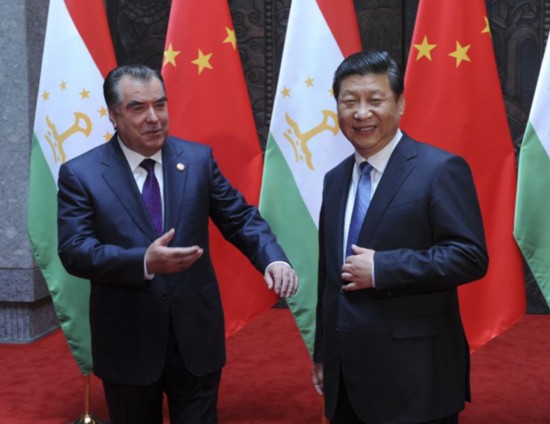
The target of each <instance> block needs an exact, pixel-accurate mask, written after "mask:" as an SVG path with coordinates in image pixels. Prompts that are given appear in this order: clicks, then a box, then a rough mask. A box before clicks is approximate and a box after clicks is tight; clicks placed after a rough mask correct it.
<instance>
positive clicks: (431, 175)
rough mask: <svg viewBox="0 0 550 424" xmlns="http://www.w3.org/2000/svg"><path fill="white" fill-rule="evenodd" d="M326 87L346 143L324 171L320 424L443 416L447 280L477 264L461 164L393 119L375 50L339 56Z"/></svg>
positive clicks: (398, 106) (450, 357)
mask: <svg viewBox="0 0 550 424" xmlns="http://www.w3.org/2000/svg"><path fill="white" fill-rule="evenodd" d="M333 90H334V95H335V97H336V99H337V108H338V117H339V123H340V128H341V129H342V132H343V133H344V135H345V136H346V138H347V139H348V140H349V141H350V142H351V144H352V145H353V146H354V148H355V154H354V155H352V156H351V157H349V158H347V159H346V160H344V161H343V162H342V163H340V164H339V165H338V166H336V167H335V168H334V169H333V170H331V171H330V172H328V173H327V175H326V177H325V181H324V188H323V205H322V208H321V215H320V222H319V254H320V258H319V297H318V305H317V331H316V339H315V349H314V358H313V359H314V365H313V370H312V373H313V382H314V385H315V387H316V389H317V390H318V391H319V392H320V393H324V395H325V413H326V416H327V417H328V418H329V419H331V420H332V422H333V423H343V424H353V423H368V424H389V423H395V424H398V423H457V422H458V414H459V412H460V411H461V410H462V409H463V408H464V403H465V401H466V400H468V401H469V400H470V387H469V348H468V343H467V341H466V337H465V334H464V329H463V326H462V321H461V318H460V310H459V304H458V296H457V287H458V286H459V285H461V284H464V283H468V282H470V281H473V280H476V279H479V278H481V277H482V276H483V275H484V274H485V273H486V271H487V265H488V256H487V251H486V247H485V237H484V231H483V223H482V219H481V213H480V208H479V204H478V200H477V195H476V191H475V187H474V183H473V179H472V175H471V172H470V169H469V167H468V165H467V163H466V162H465V161H464V160H463V159H462V158H460V157H458V156H456V155H453V154H451V153H448V152H445V151H443V150H440V149H437V148H435V147H433V146H429V145H427V144H423V143H420V142H417V141H415V140H413V139H411V138H410V137H408V136H407V135H406V134H404V133H402V132H401V131H400V129H399V122H400V117H401V115H402V114H403V112H404V110H405V97H404V84H403V76H402V73H401V71H400V70H399V67H398V66H397V64H396V63H395V61H394V60H393V59H392V58H391V57H390V56H389V55H388V54H387V53H385V52H376V51H371V52H367V51H365V52H360V53H357V54H355V55H352V56H350V57H349V58H347V59H345V60H344V61H343V62H342V64H341V65H340V66H339V67H338V69H337V70H336V73H335V76H334V85H333ZM426 95H427V96H429V93H426ZM363 169H364V170H365V171H363ZM369 203H370V204H369ZM356 204H357V205H359V204H361V205H362V209H363V210H366V211H367V212H366V215H364V214H363V215H361V214H360V212H356V211H355V209H356V208H357V207H356V206H355V205H356ZM357 209H360V208H357ZM348 231H349V232H348ZM346 251H347V253H346Z"/></svg>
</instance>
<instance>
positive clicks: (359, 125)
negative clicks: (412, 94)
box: [337, 74, 405, 158]
mask: <svg viewBox="0 0 550 424" xmlns="http://www.w3.org/2000/svg"><path fill="white" fill-rule="evenodd" d="M337 107H338V122H339V124H340V128H341V130H342V132H343V133H344V135H345V136H346V138H347V139H348V140H349V141H350V142H351V144H352V145H353V147H355V150H357V152H358V153H359V154H360V155H361V156H363V157H364V158H368V157H370V156H372V155H374V154H375V153H377V152H379V151H380V150H382V148H384V147H385V146H386V145H388V143H389V142H390V141H391V140H392V138H393V136H394V135H395V132H396V131H397V129H398V128H399V120H400V119H401V115H402V114H403V112H404V110H405V98H404V97H403V95H401V96H399V98H396V95H395V93H394V92H393V91H392V90H391V87H390V81H389V78H388V76H387V75H386V74H366V75H350V76H348V77H345V78H344V79H343V80H342V83H341V85H340V94H339V96H338V99H337Z"/></svg>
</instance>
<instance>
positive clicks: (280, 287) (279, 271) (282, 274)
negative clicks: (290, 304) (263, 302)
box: [264, 263, 298, 299]
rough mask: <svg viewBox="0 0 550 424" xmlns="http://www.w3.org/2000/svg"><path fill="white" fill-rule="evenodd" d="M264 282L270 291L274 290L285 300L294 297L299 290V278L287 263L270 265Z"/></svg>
mask: <svg viewBox="0 0 550 424" xmlns="http://www.w3.org/2000/svg"><path fill="white" fill-rule="evenodd" d="M264 280H265V283H266V284H267V287H268V288H269V290H273V291H274V292H275V293H277V294H278V295H279V296H280V297H282V298H283V299H286V298H287V297H290V296H292V295H293V294H294V293H296V290H298V276H297V275H296V273H295V272H294V270H293V269H292V268H291V267H290V265H288V264H286V263H273V264H271V265H269V266H268V267H267V269H266V270H265V273H264Z"/></svg>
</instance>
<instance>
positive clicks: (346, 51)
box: [317, 0, 361, 57]
mask: <svg viewBox="0 0 550 424" xmlns="http://www.w3.org/2000/svg"><path fill="white" fill-rule="evenodd" d="M317 4H318V5H319V9H320V10H321V13H322V14H323V16H324V18H325V20H326V21H327V24H328V27H329V28H330V30H331V32H332V35H333V37H334V39H335V40H336V42H337V43H338V47H340V51H341V52H342V55H343V56H344V57H348V56H349V55H350V54H352V53H355V52H357V51H358V50H359V49H360V48H361V39H360V37H359V26H358V24H357V17H356V15H355V7H354V5H353V2H349V1H339V2H337V1H334V0H317Z"/></svg>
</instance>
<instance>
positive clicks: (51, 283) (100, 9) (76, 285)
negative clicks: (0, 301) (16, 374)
mask: <svg viewBox="0 0 550 424" xmlns="http://www.w3.org/2000/svg"><path fill="white" fill-rule="evenodd" d="M115 66H116V59H115V54H114V50H113V44H112V41H111V35H110V32H109V27H108V25H107V18H106V16H105V8H104V4H103V1H102V0H86V1H78V0H65V1H63V0H50V5H49V12H48V22H47V27H46V38H45V42H44V53H43V57H42V68H41V74H40V85H39V88H38V98H37V102H36V114H35V121H34V134H33V139H32V150H31V171H30V185H29V211H28V230H29V238H30V242H31V248H32V251H33V254H34V257H35V260H36V263H37V264H38V266H39V267H40V270H41V271H42V274H43V275H44V278H45V280H46V282H47V284H48V288H49V290H50V293H51V295H52V299H53V303H54V306H55V309H56V312H57V316H58V318H59V321H60V323H61V327H62V328H63V331H64V334H65V337H66V338H67V341H68V343H69V347H70V348H71V351H72V353H73V355H74V357H75V359H76V361H77V363H78V365H79V367H80V369H81V371H82V373H83V374H89V373H91V371H92V357H91V342H90V324H89V317H88V310H89V305H88V302H89V296H90V284H89V282H87V281H84V280H80V279H78V278H76V277H73V276H71V275H69V274H67V272H66V271H65V269H64V268H63V265H62V264H61V261H60V260H59V257H58V256H57V175H58V171H59V167H60V166H61V164H62V163H64V162H66V161H67V160H69V159H71V158H73V157H75V156H78V155H80V154H82V153H84V152H85V151H87V150H89V149H91V148H92V147H95V146H97V145H99V144H101V143H104V142H106V141H108V140H109V139H110V138H111V136H112V125H111V123H110V122H109V116H108V113H107V108H106V106H105V102H104V100H103V79H104V77H105V76H106V75H107V73H108V72H109V71H110V70H111V69H112V68H114V67H115Z"/></svg>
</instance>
